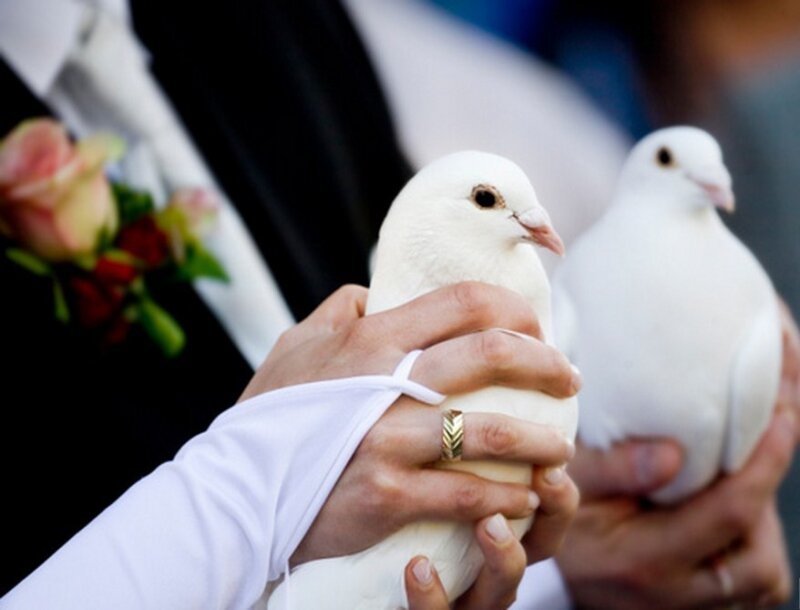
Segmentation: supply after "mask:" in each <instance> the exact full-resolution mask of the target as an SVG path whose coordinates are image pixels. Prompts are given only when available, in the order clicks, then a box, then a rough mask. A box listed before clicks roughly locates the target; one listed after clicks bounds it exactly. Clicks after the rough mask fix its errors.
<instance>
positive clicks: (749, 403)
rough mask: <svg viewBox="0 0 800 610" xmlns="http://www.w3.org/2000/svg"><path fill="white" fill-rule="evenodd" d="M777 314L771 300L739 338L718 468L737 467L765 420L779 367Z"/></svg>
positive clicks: (779, 349)
mask: <svg viewBox="0 0 800 610" xmlns="http://www.w3.org/2000/svg"><path fill="white" fill-rule="evenodd" d="M780 358H781V331H780V315H779V312H778V307H777V303H776V302H775V300H774V299H771V300H770V302H769V303H768V304H767V305H765V306H764V307H763V308H762V309H761V311H760V312H759V314H758V316H756V318H755V320H754V321H753V323H752V324H751V326H750V330H749V331H748V332H747V334H746V335H745V337H744V339H743V340H742V344H741V346H740V347H739V350H738V353H737V355H736V359H735V360H734V363H733V370H732V375H731V395H730V410H729V415H728V417H729V419H728V429H727V433H726V438H725V446H724V448H723V453H722V464H721V465H722V468H723V469H724V470H725V471H727V472H733V471H735V470H737V469H738V468H740V467H741V466H742V465H743V463H744V461H745V460H746V459H747V457H748V456H749V455H750V452H751V451H752V449H753V448H754V447H755V445H756V442H758V439H759V438H760V437H761V434H762V433H763V432H764V430H765V429H766V427H767V424H768V423H769V418H770V416H771V414H772V408H771V407H772V405H773V404H774V402H775V398H776V395H777V388H778V377H779V376H780V370H781V362H780Z"/></svg>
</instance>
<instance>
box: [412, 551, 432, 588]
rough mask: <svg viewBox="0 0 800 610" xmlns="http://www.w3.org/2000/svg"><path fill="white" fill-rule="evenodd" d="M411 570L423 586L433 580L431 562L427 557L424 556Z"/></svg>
mask: <svg viewBox="0 0 800 610" xmlns="http://www.w3.org/2000/svg"><path fill="white" fill-rule="evenodd" d="M411 571H412V572H413V573H414V578H416V579H417V582H418V583H419V584H421V585H422V586H427V585H429V584H431V581H432V580H433V571H432V570H431V562H430V561H429V560H428V558H427V557H423V558H422V559H420V560H419V561H418V562H417V563H415V564H414V567H412V568H411Z"/></svg>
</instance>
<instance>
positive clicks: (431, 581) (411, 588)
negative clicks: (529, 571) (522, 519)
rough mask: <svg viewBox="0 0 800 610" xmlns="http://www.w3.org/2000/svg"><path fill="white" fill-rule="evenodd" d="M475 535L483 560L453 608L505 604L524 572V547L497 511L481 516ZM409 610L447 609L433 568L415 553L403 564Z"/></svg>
mask: <svg viewBox="0 0 800 610" xmlns="http://www.w3.org/2000/svg"><path fill="white" fill-rule="evenodd" d="M475 539H476V540H477V541H478V545H479V546H480V548H481V551H482V552H483V558H484V564H483V567H482V568H481V571H480V573H479V574H478V578H477V579H476V580H475V583H474V584H473V585H472V587H470V588H469V590H467V592H466V593H464V595H462V596H461V597H460V598H459V599H458V600H457V601H456V604H455V610H485V609H486V608H497V609H498V610H500V609H502V608H508V607H509V606H510V605H511V604H513V603H514V600H515V599H516V594H517V587H518V586H519V583H520V581H521V580H522V575H523V574H524V573H525V564H526V560H525V550H524V549H523V547H522V545H521V544H520V542H519V541H517V539H516V538H515V537H514V534H513V533H512V532H511V530H510V529H509V527H508V522H507V521H506V520H505V518H504V517H503V516H502V515H500V514H497V515H493V516H491V517H486V518H484V519H481V520H480V521H479V522H478V523H477V524H476V525H475ZM405 583H406V593H407V594H408V602H409V606H408V608H409V610H449V609H450V604H449V603H448V601H447V594H446V593H445V590H444V587H442V583H441V582H440V581H439V576H438V575H437V573H436V569H435V568H434V567H433V565H432V564H431V563H430V561H428V559H427V558H426V557H415V558H414V559H412V560H411V561H410V562H409V563H408V565H407V566H406V571H405Z"/></svg>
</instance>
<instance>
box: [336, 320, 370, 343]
mask: <svg viewBox="0 0 800 610" xmlns="http://www.w3.org/2000/svg"><path fill="white" fill-rule="evenodd" d="M342 333H343V336H344V344H345V346H347V347H348V348H349V349H363V348H366V347H367V346H369V345H370V343H371V337H372V334H373V333H372V328H371V324H370V321H369V320H368V319H367V318H361V319H359V320H356V321H354V322H353V323H352V324H350V325H348V326H347V327H346V328H343V329H342Z"/></svg>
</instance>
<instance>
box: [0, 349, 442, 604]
mask: <svg viewBox="0 0 800 610" xmlns="http://www.w3.org/2000/svg"><path fill="white" fill-rule="evenodd" d="M419 353H420V352H419V351H416V352H412V353H410V354H408V356H407V357H406V358H405V359H404V360H403V362H401V364H400V365H399V366H398V367H397V370H396V372H395V374H394V375H392V376H388V375H373V376H363V377H352V378H348V379H337V380H333V381H322V382H316V383H310V384H305V385H300V386H291V387H287V388H283V389H280V390H276V391H274V392H269V393H267V394H262V395H260V396H257V397H255V398H251V399H250V400H248V401H245V402H243V403H241V404H239V405H236V406H235V407H233V408H231V409H229V410H228V411H226V412H225V413H223V414H222V415H220V416H219V417H218V418H217V419H216V420H215V421H214V422H213V423H212V424H211V426H210V427H209V429H208V431H207V432H205V433H203V434H201V435H199V436H196V437H195V438H193V439H192V440H191V441H189V442H188V443H187V444H186V445H185V446H184V447H183V448H182V449H181V450H180V452H179V453H178V455H177V456H176V457H175V459H174V460H173V461H171V462H168V463H166V464H163V465H162V466H160V467H159V468H158V469H156V470H155V471H154V472H153V473H152V474H150V475H149V476H147V477H145V478H144V479H142V480H141V481H139V482H138V483H137V484H136V485H134V486H133V487H131V488H130V489H129V490H128V491H127V492H126V493H125V494H124V495H123V496H122V497H120V498H119V499H118V500H117V501H116V502H115V503H114V504H112V505H111V506H110V507H109V508H108V509H106V510H105V511H104V512H103V513H101V514H100V515H99V516H98V517H97V518H96V519H95V520H94V521H92V522H91V523H90V524H89V525H88V526H86V527H85V528H84V529H83V530H81V531H80V532H79V533H78V534H77V535H76V536H75V537H73V538H72V539H71V540H70V541H69V542H68V543H67V544H66V545H64V546H63V547H62V548H61V549H60V550H59V551H58V552H57V553H56V554H55V555H53V556H52V557H51V558H50V559H49V560H48V561H47V562H45V563H44V564H43V565H42V566H40V567H39V569H37V570H36V571H35V572H34V573H33V574H31V575H30V576H28V578H26V579H25V580H24V581H22V583H20V584H19V585H18V586H17V587H15V588H14V589H13V590H12V591H11V592H10V593H9V594H8V595H7V596H6V597H4V598H3V600H2V602H0V606H2V607H3V608H8V609H14V610H28V609H31V610H34V609H35V610H39V609H41V608H50V607H53V605H54V604H55V605H56V606H57V607H58V608H59V609H61V610H70V609H75V610H78V609H80V610H91V609H94V608H97V609H100V608H104V609H105V608H114V609H115V610H127V609H130V610H145V609H148V608H153V609H159V610H161V609H164V608H205V609H211V608H249V607H251V606H252V605H253V604H254V603H256V602H257V601H258V599H259V597H260V596H261V595H262V593H263V591H264V589H265V587H266V584H267V581H268V580H274V579H276V578H278V577H279V576H280V574H281V573H282V571H283V570H284V569H285V566H286V565H287V562H288V560H289V557H290V556H291V554H292V553H293V552H294V550H295V549H296V548H297V545H298V544H299V543H300V541H301V540H302V538H303V536H305V533H306V531H307V530H308V528H309V527H310V525H311V523H312V521H313V520H314V518H315V517H316V515H317V513H318V512H319V510H320V508H321V507H322V505H323V503H324V502H325V499H326V498H327V496H328V494H329V493H330V491H331V489H332V488H333V486H334V484H335V483H336V481H337V479H338V478H339V475H340V474H341V472H342V471H343V470H344V468H345V466H346V465H347V462H348V461H349V459H350V457H351V456H352V454H353V452H354V451H355V449H356V447H357V446H358V444H359V443H360V442H361V439H362V437H363V436H364V435H365V434H366V432H367V431H368V430H369V429H370V427H371V426H372V425H373V424H374V423H375V422H376V421H377V420H378V418H380V416H381V415H382V414H383V412H384V411H385V410H386V408H388V407H389V405H391V404H392V403H393V402H394V401H395V400H396V399H397V398H398V397H399V396H400V394H401V393H405V394H408V395H410V396H412V397H414V398H416V399H417V400H420V401H423V402H427V403H430V404H439V403H440V402H442V401H443V400H444V398H445V397H444V396H442V395H441V394H439V393H437V392H434V391H432V390H429V389H428V388H426V387H424V386H421V385H419V384H417V383H414V382H411V381H409V380H408V379H407V375H408V372H409V371H410V370H411V367H412V366H413V362H414V360H415V359H416V357H417V356H418V355H419ZM54 500H55V501H54V503H53V507H54V508H53V509H54V510H57V507H58V501H57V499H54ZM409 559H410V558H409Z"/></svg>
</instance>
